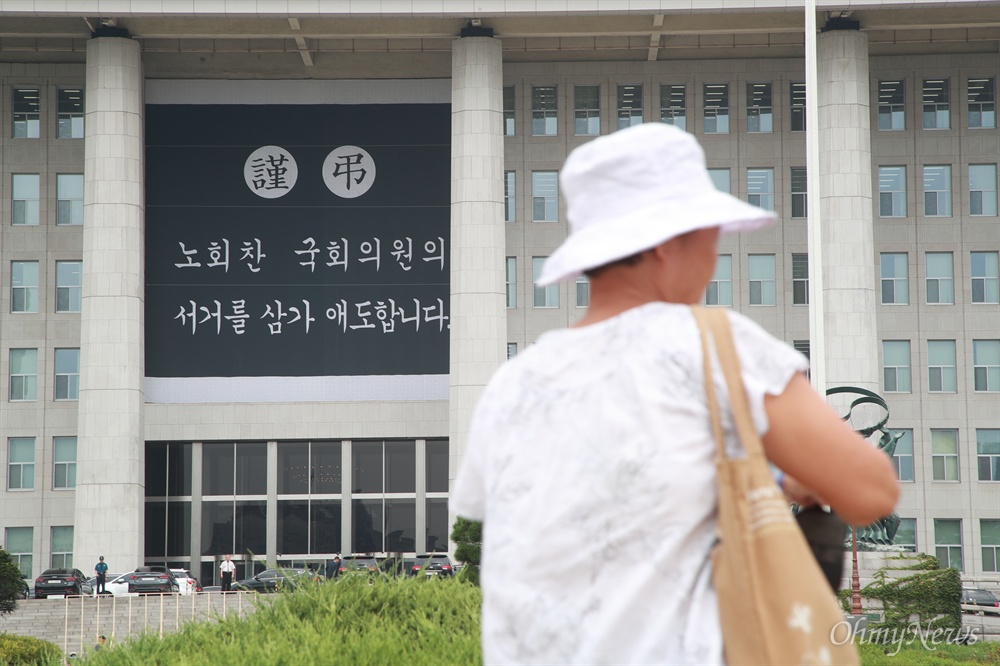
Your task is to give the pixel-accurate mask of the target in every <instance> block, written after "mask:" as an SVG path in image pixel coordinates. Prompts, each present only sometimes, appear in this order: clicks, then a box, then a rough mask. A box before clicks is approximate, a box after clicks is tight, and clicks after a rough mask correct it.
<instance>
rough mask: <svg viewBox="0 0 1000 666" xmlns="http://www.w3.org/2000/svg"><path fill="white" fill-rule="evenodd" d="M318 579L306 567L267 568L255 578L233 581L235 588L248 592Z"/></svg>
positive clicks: (265, 590) (291, 586) (291, 585)
mask: <svg viewBox="0 0 1000 666" xmlns="http://www.w3.org/2000/svg"><path fill="white" fill-rule="evenodd" d="M318 580H320V578H319V576H317V575H316V573H314V572H312V571H308V570H306V569H265V570H264V571H261V572H260V573H259V574H257V575H256V576H254V577H253V578H245V579H244V580H240V581H236V582H235V583H233V589H234V590H244V591H246V592H276V591H278V590H281V589H290V588H293V587H295V586H297V585H302V584H303V583H306V582H308V581H318Z"/></svg>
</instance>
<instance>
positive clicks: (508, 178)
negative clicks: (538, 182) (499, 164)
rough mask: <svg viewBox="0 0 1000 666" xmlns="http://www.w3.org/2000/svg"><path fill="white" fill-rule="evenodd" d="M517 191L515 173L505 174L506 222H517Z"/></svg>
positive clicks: (504, 208)
mask: <svg viewBox="0 0 1000 666" xmlns="http://www.w3.org/2000/svg"><path fill="white" fill-rule="evenodd" d="M516 211H517V190H516V185H515V181H514V172H513V171H504V172H503V219H504V221H505V222H515V221H516V220H517V212H516Z"/></svg>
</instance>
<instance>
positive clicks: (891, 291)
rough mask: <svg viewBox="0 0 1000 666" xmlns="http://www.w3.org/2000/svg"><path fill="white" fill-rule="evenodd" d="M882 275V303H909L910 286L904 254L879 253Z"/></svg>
mask: <svg viewBox="0 0 1000 666" xmlns="http://www.w3.org/2000/svg"><path fill="white" fill-rule="evenodd" d="M879 261H880V264H881V275H882V304H883V305H909V303H910V294H909V292H910V287H909V280H908V278H907V276H908V267H907V263H906V254H905V253H903V252H885V253H883V254H881V255H879Z"/></svg>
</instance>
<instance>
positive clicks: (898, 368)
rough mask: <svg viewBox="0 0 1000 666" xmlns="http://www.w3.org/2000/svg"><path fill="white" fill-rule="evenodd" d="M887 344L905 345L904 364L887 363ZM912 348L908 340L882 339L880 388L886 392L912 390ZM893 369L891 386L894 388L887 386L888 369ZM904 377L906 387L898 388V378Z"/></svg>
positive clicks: (908, 391) (899, 383)
mask: <svg viewBox="0 0 1000 666" xmlns="http://www.w3.org/2000/svg"><path fill="white" fill-rule="evenodd" d="M889 345H906V365H898V364H892V365H890V364H889V355H890V354H889V351H890V349H891V348H890V347H889ZM912 363H913V356H912V349H911V345H910V341H909V340H883V341H882V390H883V391H885V392H886V393H912V392H913V377H912ZM890 370H892V371H893V373H894V374H893V378H894V381H893V386H894V388H889V371H890ZM901 376H902V377H904V378H905V385H906V388H905V389H903V388H900V385H901V383H902V382H901V381H900V378H901Z"/></svg>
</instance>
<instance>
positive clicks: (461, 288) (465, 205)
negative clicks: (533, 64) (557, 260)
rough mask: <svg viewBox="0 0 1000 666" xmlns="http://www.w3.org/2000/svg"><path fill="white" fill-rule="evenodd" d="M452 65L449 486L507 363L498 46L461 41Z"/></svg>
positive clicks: (479, 39) (467, 39)
mask: <svg viewBox="0 0 1000 666" xmlns="http://www.w3.org/2000/svg"><path fill="white" fill-rule="evenodd" d="M451 58H452V60H451V62H452V65H451V347H450V354H451V359H450V362H451V368H450V377H451V380H450V383H451V392H450V403H449V415H448V418H449V423H450V425H449V437H450V443H449V451H450V458H451V459H450V464H449V479H451V480H454V478H455V476H456V475H457V473H458V470H459V468H460V466H461V461H462V459H463V458H464V454H465V441H466V436H467V434H468V429H469V419H470V417H471V416H472V411H473V409H474V407H475V405H476V401H477V400H478V399H479V396H480V395H481V394H482V392H483V388H484V387H485V386H486V382H487V381H488V380H489V378H490V376H491V375H492V374H493V372H494V371H495V370H496V369H497V368H498V367H499V366H500V364H501V363H503V362H504V360H505V359H506V340H507V310H506V302H505V300H504V289H505V283H504V253H505V247H506V245H505V244H506V239H505V230H504V221H503V135H502V134H501V130H502V123H503V119H502V113H503V59H502V57H501V49H500V41H499V40H497V39H494V38H492V37H463V38H461V39H457V40H456V41H455V42H454V46H453V47H452V56H451Z"/></svg>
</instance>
